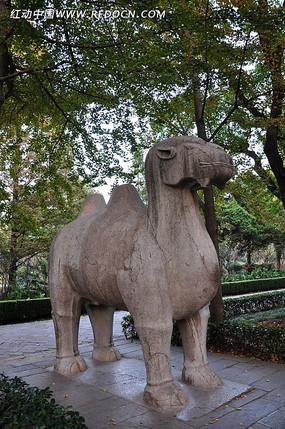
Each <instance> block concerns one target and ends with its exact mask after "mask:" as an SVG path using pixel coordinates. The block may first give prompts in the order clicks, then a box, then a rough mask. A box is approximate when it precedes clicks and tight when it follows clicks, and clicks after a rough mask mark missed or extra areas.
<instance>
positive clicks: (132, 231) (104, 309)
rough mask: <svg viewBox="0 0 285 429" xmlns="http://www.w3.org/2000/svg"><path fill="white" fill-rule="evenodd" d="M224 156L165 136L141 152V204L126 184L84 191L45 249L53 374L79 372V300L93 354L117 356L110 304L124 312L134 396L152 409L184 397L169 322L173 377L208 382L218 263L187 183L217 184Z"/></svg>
mask: <svg viewBox="0 0 285 429" xmlns="http://www.w3.org/2000/svg"><path fill="white" fill-rule="evenodd" d="M231 175H232V161H231V158H230V156H229V155H227V154H226V153H225V152H224V151H223V149H221V148H220V147H219V146H217V145H215V144H211V143H206V142H205V141H203V140H202V139H200V138H196V137H186V136H182V137H173V138H170V139H167V140H164V141H162V142H160V143H159V144H157V145H155V146H153V147H152V148H151V149H150V151H149V153H148V155H147V158H146V184H147V191H148V201H149V203H148V207H146V206H145V205H144V204H143V202H142V201H141V199H140V197H139V194H138V192H137V191H136V189H135V188H134V187H133V186H132V185H122V186H118V187H117V188H115V189H114V191H113V194H112V196H111V198H110V201H109V203H108V204H107V205H106V204H105V201H104V198H103V197H102V196H101V195H99V194H98V195H90V196H88V197H87V198H86V200H85V203H84V206H83V209H82V211H81V213H80V214H79V216H78V218H77V219H76V220H75V221H74V222H71V223H70V224H68V225H66V226H65V227H64V228H63V229H62V230H61V231H60V232H59V234H58V235H57V236H56V238H55V240H54V242H53V244H52V246H51V251H50V262H49V287H50V297H51V303H52V317H53V321H54V325H55V333H56V344H57V351H56V361H55V367H54V368H55V371H56V372H59V373H61V374H72V373H76V372H80V371H84V370H85V369H86V364H85V361H84V359H83V358H82V357H80V355H79V351H78V325H79V318H80V310H81V305H82V303H84V304H85V305H86V308H87V312H88V315H89V317H90V320H91V324H92V328H93V333H94V349H93V354H92V356H93V358H94V359H96V360H99V361H116V360H118V359H120V358H121V356H120V353H119V352H118V350H117V349H116V348H115V347H114V345H113V313H114V309H121V310H128V311H129V312H130V313H131V314H132V316H133V319H134V323H135V327H136V330H137V332H138V334H139V337H140V341H141V344H142V348H143V355H144V361H145V366H146V376H147V385H146V388H145V391H144V399H145V401H146V402H147V403H148V404H150V405H154V406H157V407H160V408H165V409H167V408H177V407H182V406H183V405H185V404H186V403H187V401H188V398H187V395H186V393H185V392H184V390H183V388H182V387H181V385H180V384H179V383H177V382H175V381H174V379H173V376H172V372H171V365H170V340H171V335H172V326H173V325H172V321H173V319H175V320H178V321H179V328H180V332H181V336H182V341H183V350H184V368H183V373H182V374H183V380H184V382H186V383H189V384H191V385H194V386H209V387H215V386H220V385H221V384H222V381H221V379H220V378H219V376H218V375H217V374H215V373H214V371H213V370H212V369H211V368H210V367H209V366H208V362H207V354H206V331H207V323H208V317H209V311H208V303H209V301H210V300H211V299H212V298H213V297H214V295H215V293H216V290H217V288H218V284H219V276H220V273H219V262H218V258H217V254H216V251H215V249H214V246H213V244H212V241H211V239H210V237H209V235H208V233H207V231H206V228H205V226H204V223H203V221H202V218H201V216H200V213H199V208H198V203H197V195H196V192H195V191H196V190H197V189H198V188H203V187H205V186H207V185H208V184H209V183H212V184H215V185H216V186H218V187H223V186H224V185H225V183H226V182H227V180H228V179H229V178H230V177H231Z"/></svg>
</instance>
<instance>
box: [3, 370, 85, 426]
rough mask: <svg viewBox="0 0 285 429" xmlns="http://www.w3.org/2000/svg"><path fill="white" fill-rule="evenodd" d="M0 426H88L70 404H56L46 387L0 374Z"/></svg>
mask: <svg viewBox="0 0 285 429" xmlns="http://www.w3.org/2000/svg"><path fill="white" fill-rule="evenodd" d="M0 426H1V428H3V429H12V428H19V429H30V428H31V427H32V428H33V429H63V428H66V429H69V428H74V429H85V428H86V429H87V426H86V425H85V423H84V418H83V417H82V416H80V415H79V413H78V412H77V411H73V410H71V406H68V407H66V408H65V407H63V406H60V405H58V404H56V402H55V400H54V398H53V397H52V391H51V390H50V388H49V387H47V388H46V389H39V388H37V387H30V386H29V385H28V384H27V383H25V382H24V381H23V380H21V379H20V378H18V377H15V378H12V379H9V378H8V377H7V376H5V375H4V374H1V375H0Z"/></svg>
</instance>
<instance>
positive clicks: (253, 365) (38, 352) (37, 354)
mask: <svg viewBox="0 0 285 429" xmlns="http://www.w3.org/2000/svg"><path fill="white" fill-rule="evenodd" d="M122 315H123V313H122V312H118V313H116V316H115V326H114V328H115V329H114V339H115V343H116V345H117V347H118V349H119V350H120V351H121V353H122V355H123V359H122V360H121V361H118V362H114V363H99V362H94V361H93V360H92V359H91V353H92V328H91V326H90V324H89V320H88V318H87V317H82V318H81V322H80V333H79V342H80V351H81V354H82V355H83V356H84V358H85V359H86V361H87V364H88V369H87V371H85V372H84V373H81V374H75V375H73V376H68V377H66V376H62V375H58V374H55V373H54V372H53V371H52V366H53V362H54V355H55V338H54V332H53V325H52V321H51V320H44V321H39V322H32V323H26V324H19V325H4V326H0V372H5V373H6V374H7V375H9V376H11V377H13V376H15V375H17V376H21V377H22V378H23V379H24V380H25V381H26V382H28V383H29V384H31V385H34V386H38V387H40V388H43V387H47V386H49V387H51V389H52V390H53V392H54V397H55V399H56V401H57V402H58V403H60V404H61V405H64V406H67V405H69V404H71V405H72V406H73V409H75V410H77V411H79V413H80V414H81V415H82V416H83V417H84V418H85V421H86V424H87V426H88V428H89V429H106V428H110V427H112V426H114V427H116V428H117V429H131V428H133V429H134V428H139V427H141V428H161V429H183V428H188V429H191V428H206V427H207V426H210V427H211V428H214V429H238V428H240V427H243V428H247V429H285V367H284V365H280V364H274V363H271V362H261V361H258V360H254V359H251V358H248V357H245V358H242V357H237V356H230V355H224V354H215V353H209V362H210V364H211V366H212V368H213V369H214V370H215V371H217V372H218V373H219V375H220V376H221V377H222V378H223V380H224V386H223V387H220V388H218V389H212V390H213V391H207V392H203V391H201V390H200V389H197V388H196V389H195V388H193V387H192V388H191V387H189V386H185V385H184V384H183V383H182V380H181V370H182V364H183V351H182V349H181V348H179V347H172V349H171V356H172V369H173V374H174V377H175V379H176V380H177V381H178V382H180V383H181V384H182V385H183V387H184V388H185V389H186V390H187V392H188V394H189V397H190V402H189V405H188V406H187V407H185V408H184V409H182V410H180V411H178V412H177V411H176V412H170V413H167V412H161V411H159V410H154V409H151V408H150V407H148V406H146V404H145V403H144V402H143V389H144V387H145V368H144V363H143V357H142V350H141V346H140V344H139V342H137V341H136V342H131V341H128V340H126V339H125V338H124V336H123V334H122V330H121V326H120V320H121V317H122Z"/></svg>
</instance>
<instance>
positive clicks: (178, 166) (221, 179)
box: [146, 136, 233, 189]
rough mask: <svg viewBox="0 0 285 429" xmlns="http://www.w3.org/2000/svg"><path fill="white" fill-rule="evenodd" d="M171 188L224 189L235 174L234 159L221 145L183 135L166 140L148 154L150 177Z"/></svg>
mask: <svg viewBox="0 0 285 429" xmlns="http://www.w3.org/2000/svg"><path fill="white" fill-rule="evenodd" d="M154 170H156V172H158V173H159V176H160V180H161V181H162V182H163V183H164V184H165V185H168V186H175V187H179V186H184V185H185V184H188V185H189V186H190V188H192V189H200V188H205V187H206V186H207V185H209V184H213V185H216V186H217V187H219V188H223V187H224V186H225V184H226V182H227V181H228V180H229V179H230V177H231V176H232V174H233V164H232V159H231V157H230V156H229V155H228V154H226V152H225V151H224V150H223V149H222V148H221V147H220V146H218V145H216V144H213V143H206V142H205V141H204V140H202V139H200V138H198V137H189V136H180V137H172V138H170V139H167V140H162V141H161V142H160V143H158V144H157V145H155V146H154V147H153V148H152V149H151V150H150V151H149V153H148V156H147V159H146V178H147V181H148V177H149V178H150V179H151V177H153V178H154V177H156V179H158V176H157V174H156V173H155V171H154Z"/></svg>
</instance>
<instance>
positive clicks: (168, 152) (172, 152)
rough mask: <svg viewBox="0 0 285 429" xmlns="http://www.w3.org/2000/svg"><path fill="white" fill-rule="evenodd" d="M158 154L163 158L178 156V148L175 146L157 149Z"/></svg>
mask: <svg viewBox="0 0 285 429" xmlns="http://www.w3.org/2000/svg"><path fill="white" fill-rule="evenodd" d="M157 156H158V157H159V158H161V159H171V158H174V157H175V156H176V149H175V148H174V147H169V148H165V149H164V148H160V149H157Z"/></svg>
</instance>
